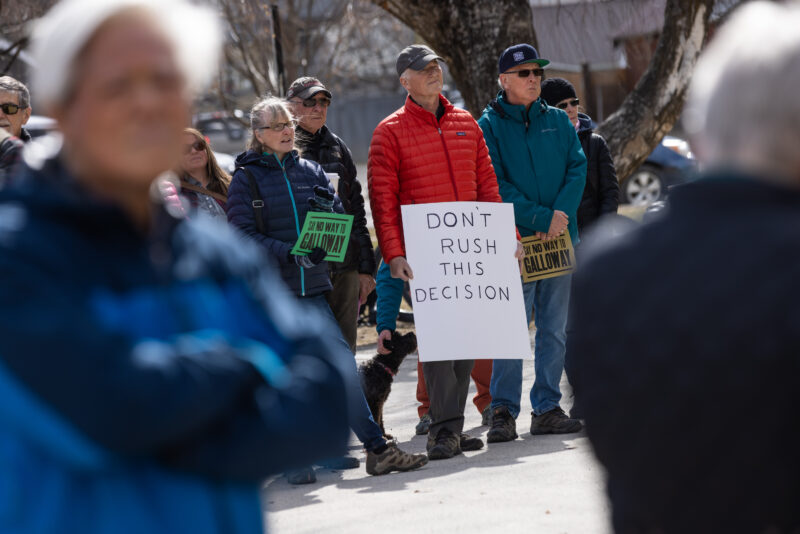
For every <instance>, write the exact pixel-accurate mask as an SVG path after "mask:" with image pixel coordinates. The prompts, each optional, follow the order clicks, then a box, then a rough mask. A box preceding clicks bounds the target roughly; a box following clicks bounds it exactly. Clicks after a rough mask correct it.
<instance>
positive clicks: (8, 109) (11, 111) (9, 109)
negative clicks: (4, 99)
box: [0, 104, 28, 115]
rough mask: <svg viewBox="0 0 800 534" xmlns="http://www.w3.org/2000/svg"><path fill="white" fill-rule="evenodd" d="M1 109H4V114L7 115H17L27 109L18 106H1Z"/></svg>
mask: <svg viewBox="0 0 800 534" xmlns="http://www.w3.org/2000/svg"><path fill="white" fill-rule="evenodd" d="M25 107H28V106H25ZM0 109H2V110H3V113H5V114H6V115H16V114H17V111H19V110H21V109H25V108H24V107H22V106H18V105H17V104H0Z"/></svg>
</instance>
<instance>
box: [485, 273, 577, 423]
mask: <svg viewBox="0 0 800 534" xmlns="http://www.w3.org/2000/svg"><path fill="white" fill-rule="evenodd" d="M571 283H572V275H569V274H568V275H564V276H557V277H555V278H546V279H544V280H537V281H535V282H528V283H525V284H522V295H523V298H524V299H525V313H526V314H527V318H528V324H530V322H531V309H532V308H535V313H536V315H535V321H536V337H535V345H534V364H533V365H534V371H535V373H536V377H535V379H534V382H533V387H532V388H531V407H532V408H533V413H535V414H536V415H541V414H543V413H545V412H549V411H550V410H552V409H553V408H557V407H558V405H559V404H558V403H559V401H560V400H561V389H560V388H559V384H560V382H561V373H562V372H563V371H564V354H565V352H566V341H567V334H566V327H567V311H568V309H569V293H570V286H571ZM489 389H490V391H491V394H492V409H495V408H497V407H499V406H505V407H507V408H508V411H509V412H511V415H512V416H513V417H514V418H515V419H516V418H517V416H518V415H519V411H520V399H521V397H522V360H494V364H493V367H492V382H491V385H490V387H489Z"/></svg>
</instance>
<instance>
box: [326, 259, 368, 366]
mask: <svg viewBox="0 0 800 534" xmlns="http://www.w3.org/2000/svg"><path fill="white" fill-rule="evenodd" d="M331 283H333V290H332V291H331V292H330V293H328V294H327V295H326V296H325V298H326V299H327V300H328V306H330V307H331V311H332V312H333V316H334V317H336V322H337V323H338V324H339V329H340V330H341V331H342V335H343V336H344V340H345V341H347V344H348V345H350V351H351V352H353V353H355V351H356V340H357V339H358V292H359V289H360V287H359V285H358V271H357V270H355V269H352V270H349V271H340V272H335V273H331Z"/></svg>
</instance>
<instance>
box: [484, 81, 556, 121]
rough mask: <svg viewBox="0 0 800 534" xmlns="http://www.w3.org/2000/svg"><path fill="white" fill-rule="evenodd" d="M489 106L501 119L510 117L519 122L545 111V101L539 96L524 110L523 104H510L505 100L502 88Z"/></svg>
mask: <svg viewBox="0 0 800 534" xmlns="http://www.w3.org/2000/svg"><path fill="white" fill-rule="evenodd" d="M489 108H491V111H494V112H495V113H497V114H498V115H500V117H501V118H503V119H510V120H513V121H516V122H520V123H525V122H527V121H530V119H531V118H532V117H534V116H535V115H537V114H541V113H547V103H546V102H545V101H544V99H542V98H541V97H539V98H538V99H537V100H536V101H535V102H534V103H533V104H531V107H530V108H529V109H527V110H526V109H525V106H522V105H514V104H510V103H509V102H508V100H506V92H505V91H503V90H502V89H501V90H500V92H498V93H497V98H495V99H494V100H492V101H491V102H490V103H489ZM491 111H490V112H491ZM526 119H527V121H526Z"/></svg>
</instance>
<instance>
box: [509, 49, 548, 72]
mask: <svg viewBox="0 0 800 534" xmlns="http://www.w3.org/2000/svg"><path fill="white" fill-rule="evenodd" d="M523 63H537V64H538V65H539V66H540V67H544V66H545V65H547V64H549V63H550V60H549V59H541V58H540V57H539V53H538V52H537V51H536V49H535V48H534V47H532V46H531V45H529V44H525V43H522V44H515V45H513V46H509V47H508V48H506V49H505V50H503V53H502V54H500V59H499V60H498V61H497V70H498V71H499V72H500V74H503V73H504V72H505V71H507V70H508V69H510V68H511V67H516V66H517V65H522V64H523Z"/></svg>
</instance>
